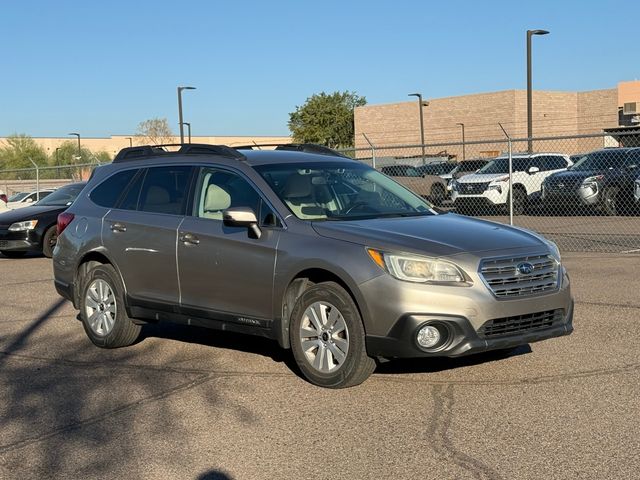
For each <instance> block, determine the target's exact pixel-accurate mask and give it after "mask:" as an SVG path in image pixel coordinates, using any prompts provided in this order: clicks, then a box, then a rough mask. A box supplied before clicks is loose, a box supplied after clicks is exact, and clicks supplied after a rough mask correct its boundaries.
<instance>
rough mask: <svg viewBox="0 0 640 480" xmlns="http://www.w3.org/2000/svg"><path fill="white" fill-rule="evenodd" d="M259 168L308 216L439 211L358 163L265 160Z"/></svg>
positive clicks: (357, 216) (326, 217)
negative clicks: (275, 162) (270, 163)
mask: <svg viewBox="0 0 640 480" xmlns="http://www.w3.org/2000/svg"><path fill="white" fill-rule="evenodd" d="M255 169H256V170H257V171H258V172H259V173H260V174H261V175H262V176H263V177H264V179H265V180H266V181H267V183H268V184H269V185H270V186H271V188H272V189H273V191H274V192H275V193H276V194H277V195H278V197H280V199H281V200H282V201H283V202H284V203H285V204H286V205H287V206H288V207H289V209H290V210H291V211H292V212H293V214H294V215H295V216H296V217H298V218H300V219H302V220H356V219H363V218H381V217H408V216H419V215H433V214H435V212H434V211H433V210H432V206H431V205H430V204H429V203H427V202H426V201H424V200H423V199H422V198H421V197H419V196H417V195H415V194H414V193H412V192H410V191H409V190H407V189H406V188H404V187H403V186H401V185H400V184H398V183H396V182H394V181H393V180H391V179H390V178H389V177H387V176H386V175H383V174H382V173H380V172H378V171H377V170H374V169H372V168H370V167H368V166H366V165H362V164H359V163H356V162H322V163H308V164H280V165H261V166H258V167H255Z"/></svg>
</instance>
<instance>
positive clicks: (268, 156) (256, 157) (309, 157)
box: [242, 150, 359, 166]
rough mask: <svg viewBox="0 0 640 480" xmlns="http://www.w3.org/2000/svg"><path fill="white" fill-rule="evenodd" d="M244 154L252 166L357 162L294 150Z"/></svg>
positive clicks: (256, 151) (247, 151) (244, 151)
mask: <svg viewBox="0 0 640 480" xmlns="http://www.w3.org/2000/svg"><path fill="white" fill-rule="evenodd" d="M242 153H243V155H244V156H245V157H246V163H247V164H249V165H250V166H258V165H266V164H270V163H314V162H340V163H345V162H356V160H352V159H350V158H345V157H338V156H335V155H328V154H320V153H307V152H296V151H292V150H242ZM357 163H359V162H357Z"/></svg>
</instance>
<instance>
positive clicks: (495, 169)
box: [344, 130, 640, 253]
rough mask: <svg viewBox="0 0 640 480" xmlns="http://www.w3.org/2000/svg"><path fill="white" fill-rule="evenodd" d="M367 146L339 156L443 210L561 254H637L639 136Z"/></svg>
mask: <svg viewBox="0 0 640 480" xmlns="http://www.w3.org/2000/svg"><path fill="white" fill-rule="evenodd" d="M505 133H506V132H505ZM369 145H370V147H369V148H366V149H354V150H350V151H345V152H344V153H346V154H348V155H349V156H351V157H353V158H355V159H358V160H360V161H363V162H366V163H367V164H369V165H372V166H374V167H375V168H377V169H378V170H380V171H382V172H383V173H385V174H387V175H389V176H391V177H393V178H394V179H395V180H396V181H398V182H400V183H402V184H404V185H405V186H407V187H408V188H410V189H411V190H413V191H414V192H416V193H418V194H419V195H421V196H423V197H425V198H427V199H428V200H430V201H431V202H432V203H434V204H435V205H436V206H438V207H439V208H441V209H443V210H448V211H452V212H456V213H461V214H464V215H471V216H477V217H482V218H486V219H489V220H493V221H496V222H502V223H512V224H513V225H515V226H520V227H524V228H527V229H530V230H534V231H536V232H539V233H541V234H543V235H545V236H546V237H547V238H549V239H551V240H553V241H555V242H556V243H557V244H558V246H559V247H560V249H561V250H564V251H597V252H626V253H631V252H635V253H640V180H639V177H640V148H637V147H640V133H638V132H627V131H623V130H621V131H618V132H612V133H606V134H589V135H580V136H566V137H545V138H533V139H526V138H525V139H522V138H519V139H509V138H508V137H507V136H506V135H505V138H502V139H493V140H487V141H474V142H466V143H461V142H459V143H438V144H427V145H424V146H422V145H405V146H384V147H382V146H376V145H374V144H372V143H369ZM509 152H511V155H510V154H509Z"/></svg>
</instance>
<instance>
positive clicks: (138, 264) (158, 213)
mask: <svg viewBox="0 0 640 480" xmlns="http://www.w3.org/2000/svg"><path fill="white" fill-rule="evenodd" d="M192 170H193V169H192V167H191V166H185V165H176V166H158V167H151V168H147V169H143V170H140V172H139V173H138V175H137V177H136V178H135V179H134V180H133V182H132V183H131V184H130V185H129V187H128V189H127V191H126V192H125V193H124V195H123V198H122V199H121V201H120V203H119V205H118V206H117V208H114V209H112V210H110V211H109V212H108V213H107V215H106V216H105V217H104V218H103V223H102V243H103V245H104V246H105V248H106V249H107V250H108V253H109V255H110V256H111V257H112V258H113V259H114V261H115V262H116V264H117V266H118V268H119V269H120V272H121V273H122V277H123V280H124V283H125V286H126V289H127V294H128V295H129V297H130V298H131V300H132V303H133V304H141V305H143V306H144V302H153V303H157V304H159V305H158V307H160V304H166V307H167V308H169V309H171V308H172V307H173V306H177V304H178V302H179V298H180V293H179V288H178V275H177V264H176V241H177V231H178V226H179V225H180V223H181V222H182V220H183V219H184V213H185V209H186V204H187V196H188V190H189V185H190V180H191V172H192ZM141 302H143V303H141Z"/></svg>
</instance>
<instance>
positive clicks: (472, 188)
mask: <svg viewBox="0 0 640 480" xmlns="http://www.w3.org/2000/svg"><path fill="white" fill-rule="evenodd" d="M488 186H489V182H483V183H458V193H460V194H462V195H479V194H481V193H484V191H485V190H486V189H487V187H488Z"/></svg>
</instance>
